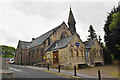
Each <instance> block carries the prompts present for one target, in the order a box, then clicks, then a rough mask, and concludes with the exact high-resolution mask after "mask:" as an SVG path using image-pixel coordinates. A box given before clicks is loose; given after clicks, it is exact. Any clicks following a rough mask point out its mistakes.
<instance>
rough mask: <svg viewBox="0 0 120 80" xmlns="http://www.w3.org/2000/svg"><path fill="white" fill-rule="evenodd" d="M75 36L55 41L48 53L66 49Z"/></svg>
mask: <svg viewBox="0 0 120 80" xmlns="http://www.w3.org/2000/svg"><path fill="white" fill-rule="evenodd" d="M72 38H73V36H71V37H67V38H64V39H61V40H58V41H55V42H54V43H53V44H51V45H50V46H49V47H48V49H47V50H46V51H52V50H57V49H61V48H64V47H66V46H67V45H68V44H69V43H70V41H71V40H72Z"/></svg>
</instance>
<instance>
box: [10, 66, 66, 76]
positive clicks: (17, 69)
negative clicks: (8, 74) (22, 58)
mask: <svg viewBox="0 0 120 80" xmlns="http://www.w3.org/2000/svg"><path fill="white" fill-rule="evenodd" d="M9 68H10V70H12V71H13V72H14V73H15V78H65V77H64V76H61V75H58V74H53V73H48V72H43V71H40V70H34V69H29V68H25V67H22V66H19V65H10V67H9Z"/></svg>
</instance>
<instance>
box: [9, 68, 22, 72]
mask: <svg viewBox="0 0 120 80" xmlns="http://www.w3.org/2000/svg"><path fill="white" fill-rule="evenodd" d="M9 69H11V70H14V71H19V72H21V71H22V70H20V69H16V68H12V67H9Z"/></svg>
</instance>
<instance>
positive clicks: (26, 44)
mask: <svg viewBox="0 0 120 80" xmlns="http://www.w3.org/2000/svg"><path fill="white" fill-rule="evenodd" d="M20 45H21V49H27V48H28V47H29V46H30V45H31V42H27V41H20Z"/></svg>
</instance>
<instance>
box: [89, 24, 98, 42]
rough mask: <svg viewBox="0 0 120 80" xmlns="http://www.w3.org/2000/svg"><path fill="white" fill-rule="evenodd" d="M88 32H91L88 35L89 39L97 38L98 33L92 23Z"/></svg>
mask: <svg viewBox="0 0 120 80" xmlns="http://www.w3.org/2000/svg"><path fill="white" fill-rule="evenodd" d="M88 32H89V33H90V35H89V36H88V37H89V38H88V40H93V39H94V38H97V35H96V33H95V30H94V28H93V26H92V25H90V27H89V30H88Z"/></svg>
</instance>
